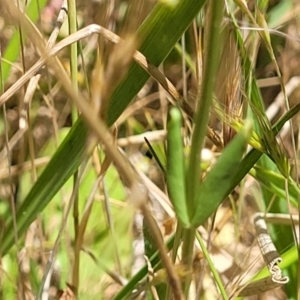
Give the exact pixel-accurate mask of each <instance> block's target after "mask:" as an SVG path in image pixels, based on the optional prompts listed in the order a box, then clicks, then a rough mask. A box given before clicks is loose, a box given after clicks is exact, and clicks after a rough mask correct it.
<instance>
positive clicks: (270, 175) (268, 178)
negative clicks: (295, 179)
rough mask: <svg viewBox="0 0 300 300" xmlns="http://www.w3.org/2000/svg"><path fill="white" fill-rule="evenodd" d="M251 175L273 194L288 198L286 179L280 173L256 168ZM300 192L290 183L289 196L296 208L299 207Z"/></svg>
mask: <svg viewBox="0 0 300 300" xmlns="http://www.w3.org/2000/svg"><path fill="white" fill-rule="evenodd" d="M250 174H251V175H252V176H253V177H254V178H255V179H256V180H257V181H258V182H260V183H261V184H262V185H263V186H265V187H266V188H267V189H268V190H269V191H270V192H271V193H272V194H275V195H277V196H278V197H280V198H284V199H285V197H286V192H285V180H286V178H285V177H284V176H282V175H281V174H279V173H278V172H274V171H271V170H270V169H266V168H261V167H258V166H257V167H255V168H253V169H252V170H251V171H250ZM299 194H300V190H299V188H298V187H297V185H295V184H292V183H291V182H289V195H290V201H291V204H293V205H294V206H295V207H297V206H298V196H299Z"/></svg>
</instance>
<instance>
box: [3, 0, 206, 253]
mask: <svg viewBox="0 0 300 300" xmlns="http://www.w3.org/2000/svg"><path fill="white" fill-rule="evenodd" d="M204 3H205V1H198V0H190V1H180V3H179V5H178V6H176V8H170V7H168V6H165V5H163V4H157V5H156V7H155V8H154V9H153V11H152V12H151V13H150V15H149V16H148V18H147V19H146V21H145V22H144V23H143V25H142V26H141V28H140V30H139V36H140V37H142V38H143V43H142V45H141V48H140V50H141V51H142V52H143V53H144V54H145V55H146V57H147V58H148V59H149V61H151V62H152V63H153V64H155V65H159V64H160V63H161V62H162V61H163V59H164V58H165V57H166V56H167V55H168V53H169V52H170V51H171V50H172V48H173V47H174V45H175V44H176V42H177V40H179V38H180V37H181V35H182V34H183V32H184V31H185V29H186V28H187V26H188V25H189V24H190V23H191V22H192V20H193V18H194V17H195V16H196V14H197V12H198V11H199V10H200V8H201V7H202V6H203V4H204ZM148 78H149V75H148V74H147V73H146V72H145V71H144V70H143V69H141V68H140V67H139V66H138V65H137V64H135V63H133V64H132V66H131V67H130V69H129V71H128V76H127V77H126V78H125V79H124V80H123V81H122V82H121V84H120V85H119V86H118V87H117V89H116V91H115V92H114V94H113V96H112V100H111V103H110V106H109V109H108V115H107V124H108V125H109V126H110V125H112V124H113V123H114V122H115V121H116V119H117V118H118V117H119V116H120V114H121V113H122V112H123V110H124V109H125V107H126V106H127V105H128V104H129V103H130V101H131V100H132V98H133V97H134V96H135V95H136V94H137V93H138V92H139V90H140V89H141V88H142V86H143V84H144V83H145V82H146V80H147V79H148ZM86 140H87V128H86V125H85V124H84V122H83V121H82V120H81V119H79V120H78V121H77V122H76V123H75V125H74V127H73V128H72V130H71V131H70V133H69V134H68V136H67V137H66V140H65V141H64V142H63V143H62V145H61V146H60V147H59V149H58V150H57V152H56V154H55V155H54V156H53V158H52V159H51V161H50V163H49V164H48V166H47V167H46V169H45V170H44V172H43V173H42V175H41V176H40V178H38V180H37V182H36V183H35V185H34V186H33V188H32V190H31V191H30V193H29V194H28V196H27V197H26V199H25V200H24V202H23V203H22V205H21V206H20V207H19V209H18V211H17V222H18V234H19V235H20V234H22V233H23V232H24V231H25V230H26V229H27V228H28V226H29V224H30V223H31V222H32V221H33V220H34V219H35V218H36V216H37V215H38V214H39V213H40V212H41V211H42V210H43V209H44V208H45V207H46V205H47V204H48V203H49V202H50V201H51V199H52V197H53V196H54V195H55V194H56V193H57V192H58V191H59V189H60V188H61V187H62V186H63V184H64V183H65V182H66V180H67V179H68V178H69V177H70V176H71V175H72V174H74V172H75V171H76V170H77V169H78V167H79V165H80V164H81V162H82V155H83V153H84V150H85V145H86ZM12 245H13V226H12V222H11V220H10V219H8V221H7V222H6V231H5V235H4V236H3V239H2V244H1V246H0V247H1V248H0V250H1V253H2V254H5V253H7V251H8V250H9V249H10V247H11V246H12Z"/></svg>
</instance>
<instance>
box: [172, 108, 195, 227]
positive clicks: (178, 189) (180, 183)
mask: <svg viewBox="0 0 300 300" xmlns="http://www.w3.org/2000/svg"><path fill="white" fill-rule="evenodd" d="M167 183H168V191H169V196H170V200H171V202H172V204H173V206H174V209H175V212H176V215H177V217H178V219H179V221H180V222H181V223H182V225H183V226H184V227H189V223H190V222H189V215H188V208H187V202H186V190H185V166H184V154H183V143H182V137H181V114H180V112H179V110H178V109H177V108H173V109H172V110H171V111H170V119H169V122H168V159H167Z"/></svg>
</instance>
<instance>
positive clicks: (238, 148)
mask: <svg viewBox="0 0 300 300" xmlns="http://www.w3.org/2000/svg"><path fill="white" fill-rule="evenodd" d="M250 136H251V126H250V124H247V123H246V124H245V127H244V130H243V131H241V132H240V133H239V134H238V135H237V136H236V137H235V138H234V139H233V140H232V141H231V142H230V143H229V144H228V146H227V147H226V148H225V150H224V152H223V154H222V155H221V157H220V158H219V160H218V161H217V163H216V165H215V166H214V167H213V169H212V170H211V171H210V172H209V173H208V174H207V176H206V178H205V179H204V182H203V183H202V184H201V185H200V187H199V189H198V194H197V202H196V208H195V213H194V215H193V217H192V220H191V223H192V224H193V226H194V227H198V226H199V225H201V224H203V223H204V222H205V221H206V220H207V219H208V218H209V217H210V216H211V214H212V213H213V212H214V211H215V210H216V209H217V207H218V206H219V205H220V204H221V203H222V201H223V200H224V199H225V197H226V196H227V195H228V190H229V189H230V188H232V181H233V180H234V179H235V177H236V176H237V174H238V169H237V166H238V165H239V164H240V162H241V160H242V157H243V155H244V152H245V150H246V146H247V143H248V141H249V138H250ZM216 187H217V188H216Z"/></svg>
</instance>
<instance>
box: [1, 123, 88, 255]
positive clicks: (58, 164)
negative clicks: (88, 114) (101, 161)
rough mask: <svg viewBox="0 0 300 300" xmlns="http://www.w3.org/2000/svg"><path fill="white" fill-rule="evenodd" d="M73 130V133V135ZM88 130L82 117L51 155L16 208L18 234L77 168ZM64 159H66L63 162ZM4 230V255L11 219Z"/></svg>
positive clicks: (10, 240)
mask: <svg viewBox="0 0 300 300" xmlns="http://www.w3.org/2000/svg"><path fill="white" fill-rule="evenodd" d="M74 132H75V133H76V135H74ZM87 134H88V130H87V128H86V126H83V123H82V121H81V120H79V122H77V123H76V124H75V125H74V126H73V127H72V129H71V131H70V133H69V134H68V136H67V137H66V138H65V140H64V141H63V143H62V144H61V146H60V147H59V149H58V150H57V151H56V152H55V154H54V156H53V158H52V159H51V161H50V162H49V164H48V165H47V167H46V169H45V170H44V172H43V173H42V174H41V176H40V177H39V179H38V180H37V182H36V183H35V184H34V186H33V187H32V189H31V190H30V192H29V194H28V196H27V197H26V199H25V200H24V201H23V202H22V204H21V206H20V207H19V209H18V210H17V216H16V217H17V227H18V234H19V235H20V234H22V233H23V232H25V230H26V229H27V228H28V226H29V225H30V224H31V223H32V222H33V221H34V219H35V218H36V216H37V214H38V213H40V212H41V211H43V209H44V208H45V206H46V205H47V204H48V202H49V201H50V200H51V199H52V198H53V197H54V195H55V194H56V193H57V191H58V190H59V189H60V188H61V187H62V185H63V184H64V183H65V182H66V181H67V180H68V178H69V177H70V176H72V174H74V172H75V171H76V170H77V169H78V166H79V165H80V162H81V161H82V159H83V154H84V152H85V141H86V139H87ZM66 161H67V162H68V163H67V164H66ZM6 224H7V225H6V230H5V233H4V236H3V239H2V243H1V253H2V254H5V253H7V251H8V250H9V249H10V247H11V246H12V245H13V243H14V233H13V224H12V220H11V218H10V219H9V221H8V222H7V223H6Z"/></svg>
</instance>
